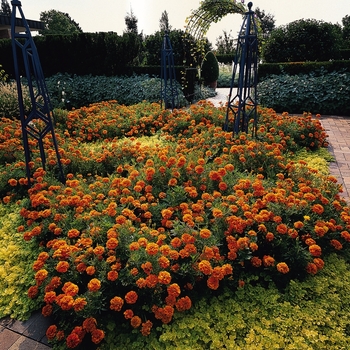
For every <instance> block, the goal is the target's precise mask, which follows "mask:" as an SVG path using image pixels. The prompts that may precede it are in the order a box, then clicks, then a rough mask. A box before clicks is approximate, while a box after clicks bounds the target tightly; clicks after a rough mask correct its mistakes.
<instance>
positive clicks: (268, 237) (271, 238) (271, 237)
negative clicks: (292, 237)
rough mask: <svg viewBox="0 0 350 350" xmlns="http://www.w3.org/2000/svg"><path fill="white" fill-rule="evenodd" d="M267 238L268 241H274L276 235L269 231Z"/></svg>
mask: <svg viewBox="0 0 350 350" xmlns="http://www.w3.org/2000/svg"><path fill="white" fill-rule="evenodd" d="M265 238H266V240H267V241H268V242H271V241H273V240H274V238H275V236H274V234H273V233H272V232H268V233H267V234H266V237H265Z"/></svg>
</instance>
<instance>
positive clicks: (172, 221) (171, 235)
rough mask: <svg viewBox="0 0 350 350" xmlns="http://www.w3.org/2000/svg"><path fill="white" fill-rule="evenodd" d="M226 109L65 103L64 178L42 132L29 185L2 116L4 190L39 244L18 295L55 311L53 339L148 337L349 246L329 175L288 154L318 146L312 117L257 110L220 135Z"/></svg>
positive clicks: (320, 135)
mask: <svg viewBox="0 0 350 350" xmlns="http://www.w3.org/2000/svg"><path fill="white" fill-rule="evenodd" d="M225 112H226V109H225V108H224V107H221V108H214V107H213V105H212V104H211V103H208V102H205V101H201V102H199V103H198V104H196V105H192V106H191V107H190V108H188V109H182V110H174V111H172V112H171V111H169V110H164V111H162V110H161V109H160V106H159V105H158V104H150V103H146V102H143V103H141V104H138V105H134V106H129V107H126V106H121V105H119V104H118V103H117V102H116V101H109V102H103V103H98V104H93V105H90V106H88V107H84V108H81V109H78V110H73V111H71V112H68V113H67V115H66V117H62V116H61V118H60V119H59V120H58V121H57V124H56V129H55V132H56V137H57V142H58V144H59V153H60V156H61V161H62V165H63V168H64V172H65V174H66V183H65V184H62V183H60V182H58V181H57V180H56V178H55V175H56V174H57V160H56V155H55V152H54V151H53V145H52V140H51V139H50V138H49V137H47V138H46V139H45V147H46V148H47V155H48V156H47V167H46V170H44V169H43V168H42V167H41V164H40V157H39V152H38V149H37V147H36V146H37V145H36V142H35V141H32V142H31V152H32V162H31V167H32V179H31V183H32V186H31V188H30V189H29V190H27V179H26V178H25V163H24V160H23V147H22V145H21V141H20V138H21V135H20V133H19V132H18V130H20V125H19V124H18V122H17V121H14V120H11V119H2V120H1V121H0V130H1V131H0V159H2V161H3V162H6V164H5V165H4V166H2V167H1V171H0V184H1V186H0V189H1V190H0V195H1V197H2V202H3V204H4V205H7V206H16V205H17V208H18V212H19V214H20V220H19V221H18V226H17V229H16V230H17V232H16V235H17V234H21V235H22V237H23V239H24V241H26V242H27V243H26V244H29V245H30V246H31V247H35V251H36V252H37V256H36V258H35V259H33V260H34V261H33V263H32V271H31V275H30V276H31V278H30V282H28V281H26V283H27V285H28V291H27V293H28V297H29V300H32V301H33V303H34V304H35V305H40V307H41V308H42V313H43V315H44V316H50V317H52V318H53V320H54V321H55V323H54V324H53V325H52V326H50V327H49V329H48V330H47V337H48V339H49V341H50V342H51V344H53V345H54V347H56V348H57V349H59V348H81V349H84V348H87V347H89V348H94V346H95V347H100V348H103V347H104V346H107V345H106V343H105V342H106V340H105V339H106V338H110V337H111V335H110V334H108V332H109V331H112V330H115V327H112V326H111V324H114V325H118V327H120V328H121V329H123V330H124V331H125V330H127V331H129V332H130V333H132V332H136V333H140V334H142V335H143V336H145V337H147V336H148V335H150V334H151V333H152V332H157V329H158V330H159V328H158V327H160V326H161V325H162V324H163V325H164V324H166V325H167V324H171V322H172V320H173V317H174V315H176V314H177V313H181V312H186V311H187V310H190V309H191V308H192V306H193V305H194V304H195V303H196V302H197V301H198V299H199V298H200V296H201V295H203V294H206V293H213V295H216V296H217V295H220V293H221V292H223V291H224V290H225V291H226V290H227V289H230V290H237V289H238V288H242V287H243V286H244V284H245V283H246V282H247V283H248V282H249V281H252V280H254V281H255V282H254V283H257V281H258V282H259V283H261V284H262V285H267V284H268V283H270V282H273V283H274V284H275V285H276V286H277V288H279V289H280V290H284V289H285V288H286V287H287V286H288V284H289V282H290V281H291V280H305V279H307V278H310V276H314V275H317V274H318V273H319V272H320V271H321V270H322V269H323V267H324V264H325V262H324V261H325V257H327V256H329V255H330V254H333V253H337V254H342V255H344V256H346V255H347V254H348V252H349V241H350V231H349V229H350V212H349V211H350V210H349V206H348V205H347V203H346V202H345V201H344V200H343V199H342V198H341V196H340V194H339V192H340V191H341V188H340V186H339V184H338V183H337V181H336V179H335V178H334V177H332V176H329V175H327V174H326V175H325V174H324V173H323V172H319V171H318V170H317V169H314V168H311V167H309V166H308V163H307V162H305V161H302V160H299V161H298V160H293V159H298V158H297V155H298V152H300V151H303V152H308V153H310V152H313V151H317V150H318V149H320V148H324V147H326V146H327V140H326V138H327V135H326V133H325V131H324V130H323V128H322V126H321V123H320V121H319V120H318V119H317V118H316V119H315V118H312V117H311V116H310V115H307V114H305V115H303V116H299V117H293V116H289V115H288V114H287V113H284V114H283V115H277V114H276V113H275V112H274V111H273V110H270V109H260V110H259V126H258V137H257V138H252V137H251V136H250V134H245V133H242V134H240V135H238V136H233V135H232V133H230V132H225V131H223V130H222V124H223V121H224V116H225ZM39 126H40V125H39ZM14 234H15V232H14ZM33 249H34V248H32V250H33ZM8 313H10V312H8ZM116 344H117V339H116Z"/></svg>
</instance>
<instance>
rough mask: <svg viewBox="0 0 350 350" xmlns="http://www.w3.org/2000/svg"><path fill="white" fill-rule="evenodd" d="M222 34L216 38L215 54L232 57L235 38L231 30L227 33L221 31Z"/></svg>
mask: <svg viewBox="0 0 350 350" xmlns="http://www.w3.org/2000/svg"><path fill="white" fill-rule="evenodd" d="M222 32H223V34H222V35H219V36H218V37H217V38H216V43H215V45H216V53H217V54H218V55H232V56H233V55H234V53H235V49H236V44H235V38H234V37H233V35H232V30H230V31H229V32H227V31H226V30H223V31H222Z"/></svg>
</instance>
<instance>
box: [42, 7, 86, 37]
mask: <svg viewBox="0 0 350 350" xmlns="http://www.w3.org/2000/svg"><path fill="white" fill-rule="evenodd" d="M40 21H41V22H43V23H44V26H45V29H43V30H40V31H39V34H42V35H57V34H75V33H82V32H83V31H82V29H81V28H80V26H79V24H78V23H77V22H75V21H74V20H73V19H72V18H71V17H70V16H69V14H68V13H64V12H61V11H57V10H49V11H44V12H41V13H40Z"/></svg>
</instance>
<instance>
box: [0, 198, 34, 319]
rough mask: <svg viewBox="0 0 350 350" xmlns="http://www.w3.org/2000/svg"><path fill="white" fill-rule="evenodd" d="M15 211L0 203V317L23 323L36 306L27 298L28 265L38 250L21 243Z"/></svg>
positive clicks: (11, 206)
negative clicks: (15, 319)
mask: <svg viewBox="0 0 350 350" xmlns="http://www.w3.org/2000/svg"><path fill="white" fill-rule="evenodd" d="M19 209H20V207H19V206H18V205H15V204H13V205H7V206H5V205H4V204H0V216H1V220H0V281H1V283H0V318H1V317H4V316H7V315H11V316H12V317H14V318H17V319H19V320H24V319H26V318H28V316H29V315H30V313H31V312H32V311H33V309H35V308H38V307H39V306H40V303H38V301H37V300H33V299H29V298H28V296H27V290H28V285H30V284H31V281H32V271H33V270H32V264H33V263H34V261H35V260H36V257H37V255H38V254H39V251H40V249H39V247H38V246H37V245H35V244H31V243H30V244H23V233H22V232H19V230H18V226H19V224H20V221H21V217H20V214H19Z"/></svg>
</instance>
